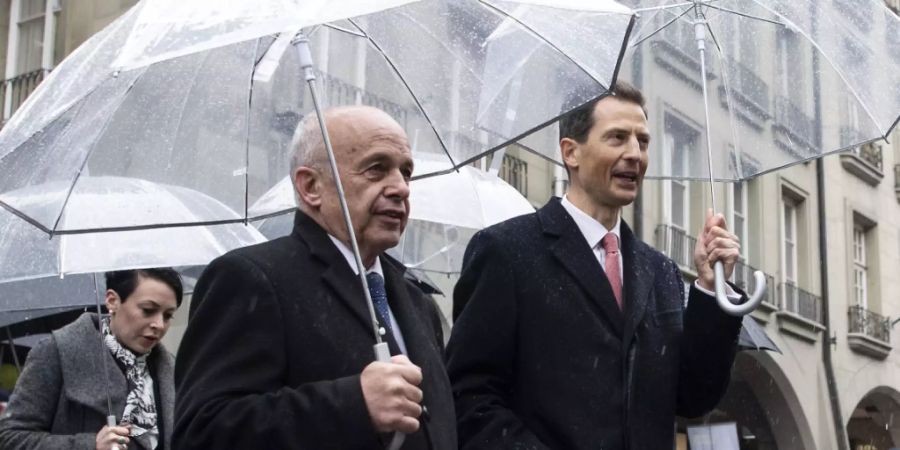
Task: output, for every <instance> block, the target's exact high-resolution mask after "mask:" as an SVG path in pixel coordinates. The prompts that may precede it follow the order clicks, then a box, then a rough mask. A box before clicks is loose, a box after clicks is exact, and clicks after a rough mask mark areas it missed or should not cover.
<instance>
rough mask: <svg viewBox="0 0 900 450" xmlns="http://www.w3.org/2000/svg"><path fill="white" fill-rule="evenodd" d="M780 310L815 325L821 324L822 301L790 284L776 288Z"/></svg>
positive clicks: (786, 283)
mask: <svg viewBox="0 0 900 450" xmlns="http://www.w3.org/2000/svg"><path fill="white" fill-rule="evenodd" d="M778 290H779V298H780V299H781V309H783V310H785V311H788V312H791V313H794V314H796V315H798V316H800V317H803V318H804V319H808V320H811V321H813V322H815V323H819V324H821V323H822V299H821V298H819V297H817V296H815V295H813V294H811V293H809V292H807V291H804V290H803V289H800V288H798V287H797V286H796V285H794V284H793V283H790V282H785V283H781V284H780V285H779V286H778Z"/></svg>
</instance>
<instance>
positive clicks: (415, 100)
mask: <svg viewBox="0 0 900 450" xmlns="http://www.w3.org/2000/svg"><path fill="white" fill-rule="evenodd" d="M347 20H348V21H349V22H350V23H351V24H353V26H355V27H356V28H357V29H359V31H360V32H361V33H364V34H366V39H367V40H368V41H369V43H370V44H372V46H373V47H375V49H377V50H378V53H380V54H381V57H382V58H384V60H385V61H387V63H388V65H390V66H391V69H393V71H394V73H395V74H396V75H397V77H398V78H400V82H402V83H403V86H404V87H405V88H406V90H407V92H409V95H410V97H412V99H413V102H415V103H416V106H417V107H418V108H419V111H421V112H422V115H423V116H425V121H426V122H428V126H429V127H431V129H432V131H434V135H435V137H437V140H438V143H439V144H441V148H442V149H443V150H444V153H446V154H447V158H449V159H450V163H451V164H452V165H453V166H456V161H454V160H453V156H452V155H450V150H449V149H448V148H447V144H446V143H445V142H444V138H443V137H442V136H441V133H439V132H438V130H437V128H435V126H434V122H433V121H432V120H431V117H429V116H428V111H425V108H423V107H422V103H421V102H419V98H418V97H416V94H415V93H414V92H413V90H412V88H411V87H410V86H409V83H408V82H407V81H406V78H404V77H403V74H401V73H400V70H398V69H397V65H396V64H394V61H393V60H392V59H391V58H390V57H389V56H388V55H387V54H385V52H384V50H383V49H382V48H381V47H380V46H379V45H378V43H376V42H375V40H374V39H372V37H371V36H369V35H368V34H367V33H366V32H365V30H363V29H362V27H360V26H359V25H358V24H357V23H356V21H355V20H353V19H347Z"/></svg>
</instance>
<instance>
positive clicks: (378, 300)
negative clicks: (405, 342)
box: [366, 272, 394, 336]
mask: <svg viewBox="0 0 900 450" xmlns="http://www.w3.org/2000/svg"><path fill="white" fill-rule="evenodd" d="M366 281H367V282H368V283H369V295H371V296H372V303H373V304H374V306H375V313H376V314H377V315H378V321H379V322H381V326H383V327H384V329H385V330H386V331H387V332H388V333H390V334H391V336H393V334H394V330H393V329H392V328H391V314H390V312H389V310H388V301H387V291H385V290H384V278H382V277H381V275H379V274H378V273H376V272H369V273H367V274H366Z"/></svg>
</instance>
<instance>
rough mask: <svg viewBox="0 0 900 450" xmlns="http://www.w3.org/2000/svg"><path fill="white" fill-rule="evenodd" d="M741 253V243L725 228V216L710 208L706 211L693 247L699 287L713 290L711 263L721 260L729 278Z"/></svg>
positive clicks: (713, 279)
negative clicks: (704, 219) (704, 221)
mask: <svg viewBox="0 0 900 450" xmlns="http://www.w3.org/2000/svg"><path fill="white" fill-rule="evenodd" d="M740 255H741V244H740V242H738V238H737V236H735V235H734V234H731V233H729V232H728V230H727V229H726V228H725V216H723V215H722V214H716V215H715V216H714V215H713V213H712V209H709V210H707V211H706V223H705V224H704V225H703V230H702V231H701V232H700V236H699V237H698V238H697V245H696V247H694V266H695V267H696V268H697V275H698V276H699V278H698V280H697V282H698V283H700V287H702V288H704V289H706V290H709V291H713V290H715V273H714V272H713V264H714V263H715V262H716V261H722V263H723V264H724V265H725V277H726V278H731V273H732V272H733V271H734V263H735V262H736V261H737V259H738V257H739V256H740Z"/></svg>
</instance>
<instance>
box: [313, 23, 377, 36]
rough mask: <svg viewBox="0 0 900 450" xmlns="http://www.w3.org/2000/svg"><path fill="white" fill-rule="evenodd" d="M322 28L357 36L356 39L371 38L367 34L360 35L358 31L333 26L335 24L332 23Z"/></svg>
mask: <svg viewBox="0 0 900 450" xmlns="http://www.w3.org/2000/svg"><path fill="white" fill-rule="evenodd" d="M322 26H324V27H326V28H331V29H332V30H335V31H340V32H343V33H347V34H350V35H353V36H356V37H361V38H368V37H369V36H367V35H366V34H365V33H360V32H358V31H353V30H351V29H349V28H344V27H339V26H337V25H333V24H330V23H323V24H322ZM310 34H312V33H310Z"/></svg>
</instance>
